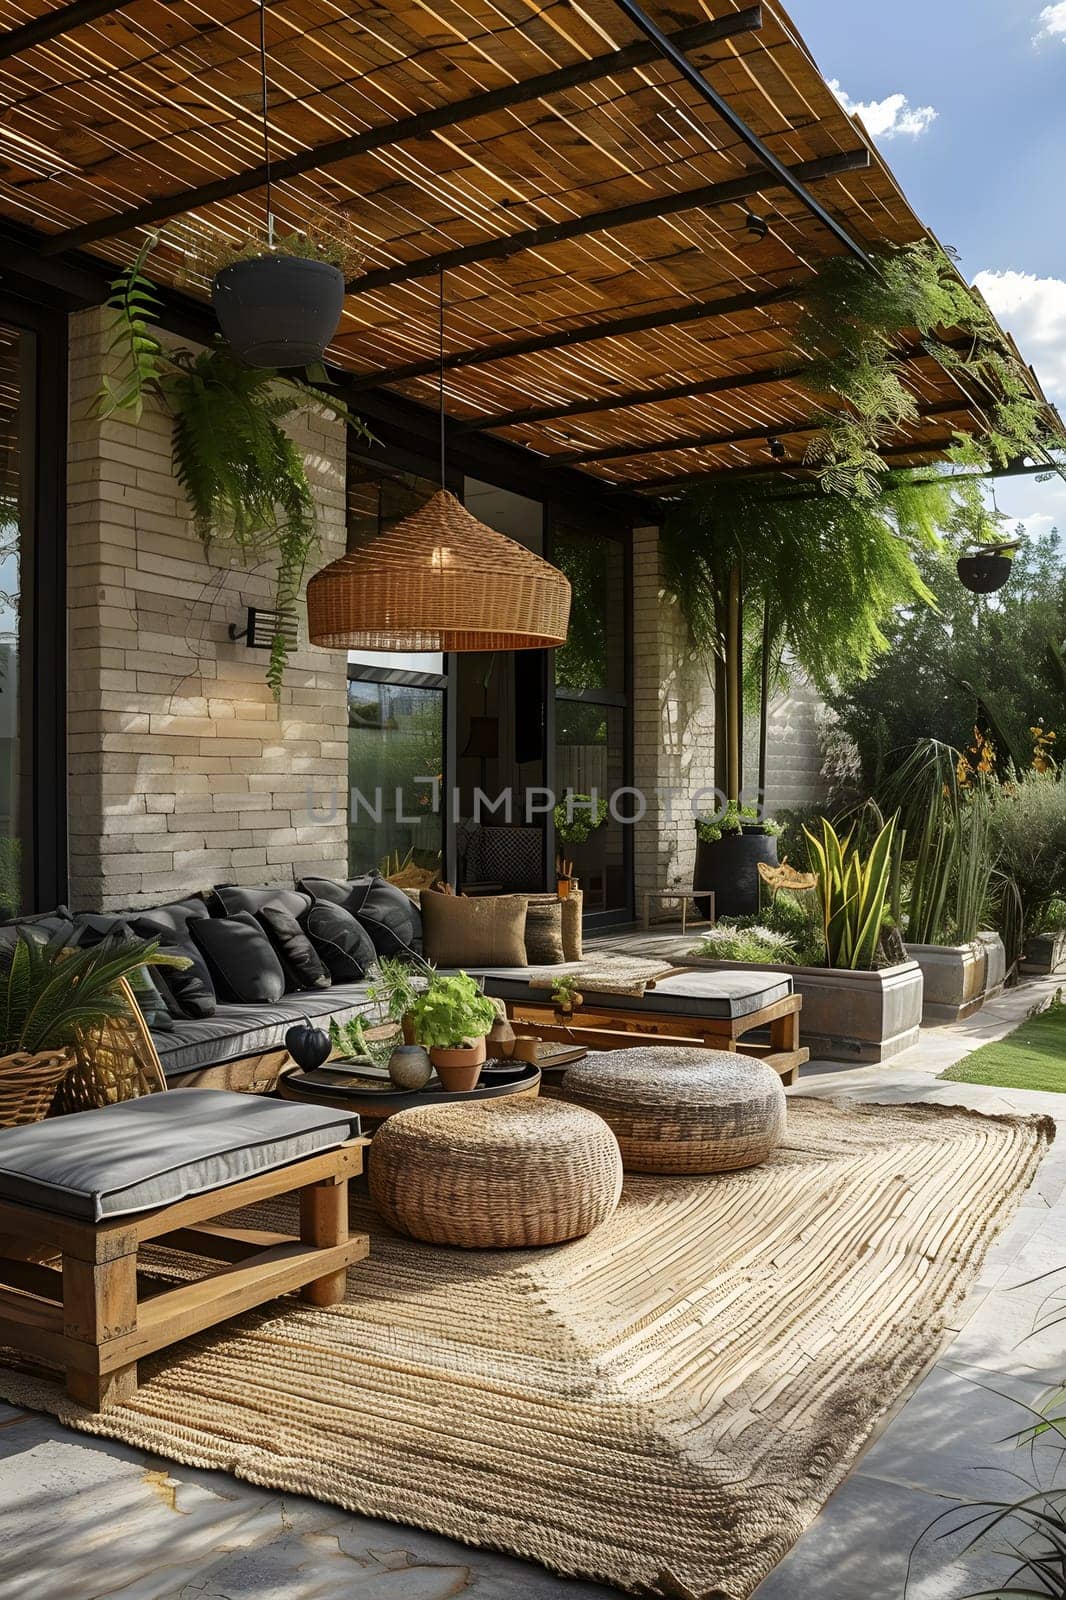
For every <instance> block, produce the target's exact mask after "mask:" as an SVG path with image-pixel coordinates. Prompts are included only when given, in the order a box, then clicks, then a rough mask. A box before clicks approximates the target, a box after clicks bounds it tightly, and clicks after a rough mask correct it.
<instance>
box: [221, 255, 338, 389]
mask: <svg viewBox="0 0 1066 1600" xmlns="http://www.w3.org/2000/svg"><path fill="white" fill-rule="evenodd" d="M211 299H212V300H213V302H214V306H215V315H216V316H217V317H218V321H219V326H220V327H221V329H222V332H223V334H224V335H225V338H226V341H227V343H228V344H229V346H230V348H231V349H232V351H233V353H234V355H235V356H237V357H238V359H239V360H241V361H243V362H245V363H246V364H247V365H248V366H250V367H306V366H308V365H309V364H310V363H311V362H314V361H321V359H322V354H323V351H324V350H325V348H326V346H327V345H328V344H329V341H330V340H331V339H332V338H333V335H334V334H335V333H336V331H337V324H338V323H339V322H340V319H341V311H342V309H343V307H344V274H343V272H341V270H340V268H339V267H336V266H334V265H333V263H332V262H331V261H316V260H315V259H314V258H313V257H310V256H286V255H264V256H254V257H253V258H252V259H251V260H249V261H234V262H232V263H231V264H230V266H228V267H223V269H222V271H221V272H220V273H218V275H217V276H216V278H215V281H214V283H213V284H212V286H211Z"/></svg>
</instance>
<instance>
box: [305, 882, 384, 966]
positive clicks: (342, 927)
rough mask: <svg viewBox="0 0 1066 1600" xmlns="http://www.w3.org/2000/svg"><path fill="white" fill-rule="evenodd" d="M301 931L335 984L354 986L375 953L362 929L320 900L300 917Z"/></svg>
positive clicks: (340, 910)
mask: <svg viewBox="0 0 1066 1600" xmlns="http://www.w3.org/2000/svg"><path fill="white" fill-rule="evenodd" d="M302 926H303V929H304V932H305V933H306V934H307V935H308V937H309V938H310V940H311V943H312V944H313V945H314V947H315V949H316V950H317V951H318V954H319V955H320V956H321V957H322V960H323V961H324V962H325V963H326V966H327V967H328V968H329V972H330V977H331V978H332V979H333V981H334V982H335V983H358V982H359V979H360V978H362V977H363V976H364V974H365V973H366V972H367V971H368V970H369V968H370V967H372V966H373V964H374V961H375V959H376V957H377V952H376V950H375V949H374V945H373V943H372V941H371V939H370V936H369V934H368V933H367V932H366V930H365V928H363V927H361V926H360V924H359V923H358V922H357V921H356V919H355V917H353V916H352V914H351V912H350V911H345V909H344V907H343V906H337V905H330V904H329V902H328V901H326V900H321V901H319V902H318V903H317V904H316V905H313V906H312V907H311V909H310V911H308V912H307V913H306V915H305V916H304V918H303V924H302Z"/></svg>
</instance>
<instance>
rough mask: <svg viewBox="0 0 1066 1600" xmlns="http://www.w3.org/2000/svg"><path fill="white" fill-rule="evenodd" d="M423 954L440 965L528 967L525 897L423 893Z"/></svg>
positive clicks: (518, 895)
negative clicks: (468, 896) (468, 897)
mask: <svg viewBox="0 0 1066 1600" xmlns="http://www.w3.org/2000/svg"><path fill="white" fill-rule="evenodd" d="M421 909H422V954H423V955H424V956H425V958H426V960H427V961H432V962H433V964H434V966H438V967H524V966H526V964H527V962H526V896H525V895H524V894H494V895H476V896H473V897H471V898H470V899H467V898H466V896H464V895H451V894H434V893H431V892H429V891H423V894H422V897H421Z"/></svg>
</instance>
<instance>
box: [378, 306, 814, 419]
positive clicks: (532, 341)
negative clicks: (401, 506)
mask: <svg viewBox="0 0 1066 1600" xmlns="http://www.w3.org/2000/svg"><path fill="white" fill-rule="evenodd" d="M795 292H796V291H795V286H791V285H790V286H788V287H786V288H783V289H759V290H755V291H752V292H749V293H747V294H734V295H721V296H719V298H718V299H717V300H688V301H686V302H685V304H684V305H681V306H673V307H671V309H670V310H669V311H639V312H635V313H634V314H633V315H632V316H628V317H614V318H612V319H611V320H610V321H609V322H592V323H587V324H585V325H584V326H583V327H580V328H566V329H564V330H563V331H562V332H561V333H538V334H533V335H531V336H530V337H529V338H528V339H508V340H505V341H504V342H502V343H500V344H486V345H482V346H480V348H478V349H474V350H456V351H453V352H452V354H451V355H446V356H445V357H444V370H445V372H454V371H455V370H456V369H458V368H464V367H481V366H487V365H488V364H489V363H490V362H492V361H509V360H511V359H512V358H513V357H515V356H534V355H540V354H541V353H542V352H543V351H545V350H569V349H572V348H573V347H574V346H575V345H580V344H594V343H595V342H596V341H597V340H598V339H622V338H625V337H627V336H628V335H629V334H633V333H646V332H648V331H649V330H650V329H653V328H674V327H677V326H679V325H680V324H682V323H686V322H702V321H704V319H705V318H707V317H728V316H736V315H737V314H738V313H739V312H742V311H761V310H762V309H763V307H764V306H773V305H779V304H780V303H781V302H782V301H785V300H791V299H793V298H794V296H795ZM440 365H441V363H440V360H439V358H438V357H436V356H431V357H428V358H427V359H426V360H425V361H409V362H407V363H406V364H405V365H404V366H402V367H387V368H386V369H385V371H384V372H366V373H363V374H362V375H361V376H360V377H357V378H354V379H353V382H352V390H353V393H358V392H359V391H361V390H363V389H380V388H383V387H386V386H387V385H388V384H390V383H405V382H407V381H408V380H409V379H412V378H428V377H431V376H434V375H435V374H436V373H437V372H439V371H440ZM582 405H584V402H582ZM549 414H550V415H551V416H556V415H557V414H558V413H557V411H556V410H555V409H554V408H553V409H552V411H551V412H550V413H549ZM490 426H493V427H498V426H500V424H498V423H489V422H485V421H475V420H471V421H469V422H464V423H462V424H461V425H459V431H461V432H467V433H473V432H475V431H478V430H481V429H484V428H487V427H490Z"/></svg>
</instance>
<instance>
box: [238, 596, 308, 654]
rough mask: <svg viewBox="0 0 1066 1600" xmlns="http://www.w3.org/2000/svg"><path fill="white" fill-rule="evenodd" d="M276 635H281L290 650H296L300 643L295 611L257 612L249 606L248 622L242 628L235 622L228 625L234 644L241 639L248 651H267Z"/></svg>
mask: <svg viewBox="0 0 1066 1600" xmlns="http://www.w3.org/2000/svg"><path fill="white" fill-rule="evenodd" d="M277 634H280V635H281V637H282V638H283V639H284V640H285V643H286V645H287V646H288V647H289V649H290V650H295V649H296V646H297V644H298V643H299V641H300V627H299V623H298V622H297V620H296V613H295V611H259V610H257V608H256V607H255V606H249V607H248V620H247V621H246V623H245V625H244V627H243V628H238V627H237V624H236V623H235V622H231V623H230V625H229V636H230V638H231V639H232V640H233V641H234V643H236V642H237V640H238V639H243V640H244V642H245V644H246V645H247V646H248V649H249V650H269V649H270V648H271V646H272V645H273V643H274V638H275V636H276V635H277Z"/></svg>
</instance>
